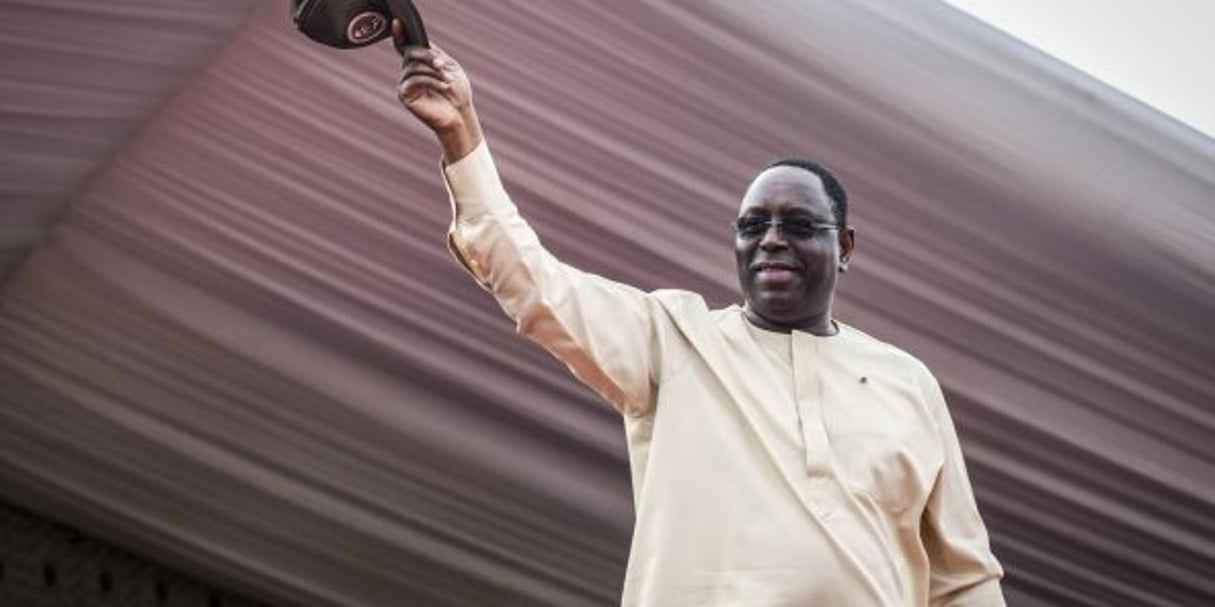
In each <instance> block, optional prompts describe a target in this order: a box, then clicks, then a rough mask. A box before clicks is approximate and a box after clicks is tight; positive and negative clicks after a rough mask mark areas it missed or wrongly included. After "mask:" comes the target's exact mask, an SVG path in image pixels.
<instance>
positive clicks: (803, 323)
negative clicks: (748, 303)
mask: <svg viewBox="0 0 1215 607" xmlns="http://www.w3.org/2000/svg"><path fill="white" fill-rule="evenodd" d="M743 312H744V313H745V316H746V317H747V321H748V322H750V323H751V324H752V325H755V326H756V327H759V328H760V329H763V330H765V331H772V332H774V333H792V332H793V331H803V332H805V333H809V334H811V335H818V336H820V337H831V336H832V335H836V334H837V333H839V327H838V326H836V324H835V321H833V320H831V313H830V312H829V311H828V312H827V313H826V314H824V315H822V316H816V317H814V318H808V319H805V320H799V321H796V322H789V323H783V322H777V321H773V320H771V319H769V318H765V317H764V316H763V315H761V314H759V313H758V312H756V311H755V310H752V309H751V308H749V307H744V308H743Z"/></svg>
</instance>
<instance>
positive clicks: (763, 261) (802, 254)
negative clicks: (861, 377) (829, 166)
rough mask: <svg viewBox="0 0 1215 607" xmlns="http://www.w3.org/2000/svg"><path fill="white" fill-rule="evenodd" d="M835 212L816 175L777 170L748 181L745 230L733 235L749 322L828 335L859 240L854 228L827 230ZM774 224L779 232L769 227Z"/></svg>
mask: <svg viewBox="0 0 1215 607" xmlns="http://www.w3.org/2000/svg"><path fill="white" fill-rule="evenodd" d="M831 209H832V207H831V201H830V198H829V197H828V196H827V192H826V191H825V190H824V189H823V182H822V180H821V179H819V177H818V175H816V174H814V173H813V172H811V171H808V170H805V169H802V168H797V167H786V166H779V167H774V168H771V169H768V170H766V171H764V172H762V173H760V174H759V176H758V177H756V178H755V181H753V182H751V186H750V187H749V188H747V193H746V195H745V196H744V197H743V201H742V206H741V208H740V209H739V212H738V217H739V222H740V225H742V226H743V230H741V231H740V233H738V234H737V235H735V237H734V256H735V259H736V260H737V262H738V281H739V284H740V285H741V286H742V292H743V298H744V300H745V310H746V313H747V317H748V318H749V319H750V320H751V322H753V323H755V324H756V325H757V326H759V327H762V328H765V329H769V330H776V331H789V330H791V329H802V330H808V331H812V332H819V331H828V332H829V331H830V329H831V324H830V321H831V299H832V294H833V292H834V291H835V280H836V277H837V276H838V275H839V269H840V266H841V263H843V262H846V261H847V259H848V257H849V256H850V255H851V253H852V246H853V239H854V234H853V231H852V229H851V228H846V229H840V228H832V227H829V226H834V225H835V217H834V215H833V214H832V211H831ZM773 220H778V221H779V223H780V224H781V225H780V227H779V228H777V227H776V226H771V225H767V223H766V222H768V221H773Z"/></svg>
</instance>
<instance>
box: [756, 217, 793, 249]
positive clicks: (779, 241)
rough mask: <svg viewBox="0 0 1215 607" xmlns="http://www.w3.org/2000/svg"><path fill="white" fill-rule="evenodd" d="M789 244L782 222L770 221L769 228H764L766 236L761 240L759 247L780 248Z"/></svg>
mask: <svg viewBox="0 0 1215 607" xmlns="http://www.w3.org/2000/svg"><path fill="white" fill-rule="evenodd" d="M787 246H789V243H788V241H786V240H785V235H784V233H783V232H782V231H781V229H780V223H778V222H775V221H773V222H770V223H769V224H768V229H766V230H764V236H763V238H761V239H760V240H759V248H761V249H765V250H767V249H779V248H784V247H787Z"/></svg>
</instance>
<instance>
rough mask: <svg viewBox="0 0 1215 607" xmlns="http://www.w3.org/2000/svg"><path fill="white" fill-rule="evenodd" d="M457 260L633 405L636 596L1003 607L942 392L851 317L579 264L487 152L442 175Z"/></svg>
mask: <svg viewBox="0 0 1215 607" xmlns="http://www.w3.org/2000/svg"><path fill="white" fill-rule="evenodd" d="M445 176H446V179H447V185H448V189H449V192H450V194H451V199H452V204H453V209H454V214H455V218H454V221H453V225H452V230H451V233H450V235H449V239H450V244H451V247H452V250H453V252H454V253H455V254H456V256H457V258H458V259H460V261H461V262H462V263H463V264H464V265H465V267H466V268H467V269H468V270H469V271H470V272H471V273H472V274H473V275H474V276H475V277H476V278H477V279H478V280H479V281H481V283H482V284H483V285H485V286H486V287H487V288H488V289H490V290H491V291H492V292H493V294H494V296H495V297H497V299H498V301H499V302H500V303H501V305H502V307H503V308H504V309H505V311H506V313H507V314H508V315H510V317H511V318H513V319H514V320H515V321H516V322H517V323H518V328H519V332H520V333H522V334H524V335H527V336H528V337H530V338H531V339H533V340H535V341H537V342H539V343H540V344H542V345H543V346H544V347H545V348H547V349H548V350H549V351H551V352H552V353H553V354H554V355H556V356H557V357H558V358H559V359H561V360H562V361H564V362H565V363H566V364H567V365H569V367H570V369H571V370H572V371H573V373H574V374H575V375H577V376H578V377H579V378H580V379H581V380H582V381H584V382H585V383H586V384H587V385H589V386H590V387H591V388H593V389H594V390H595V391H596V392H598V393H599V394H600V395H601V396H603V398H605V399H606V400H608V401H609V402H610V403H612V405H613V406H615V407H616V408H617V409H618V410H619V411H621V413H623V414H624V419H625V428H626V431H627V434H628V444H629V454H630V459H631V465H632V473H633V487H634V501H635V504H636V511H637V522H636V527H635V530H634V535H633V547H632V553H631V555H630V557H629V567H628V573H627V577H626V580H625V587H624V595H623V599H622V602H623V604H625V605H646V606H663V607H666V606H676V605H738V606H742V605H747V606H757V605H771V606H777V605H779V606H785V605H788V606H794V605H797V606H803V605H815V606H820V607H829V606H858V605H1003V604H1004V601H1003V598H1002V596H1001V591H1000V586H999V578H1000V576H1001V574H1002V571H1001V568H1000V566H999V564H998V563H997V562H996V559H995V557H994V556H993V555H992V553H991V551H990V549H989V546H988V539H987V532H986V530H985V528H984V526H983V522H982V520H981V519H980V517H979V513H978V510H977V508H976V506H975V502H974V497H973V495H972V493H971V489H970V483H969V481H968V480H967V477H966V470H965V467H964V465H963V461H962V454H961V450H960V449H959V446H958V441H957V437H956V434H955V432H954V428H953V424H952V422H951V420H950V417H949V413H948V411H947V410H946V407H945V402H944V399H943V397H942V395H941V390H940V388H939V386H938V385H937V383H936V380H935V379H934V378H933V377H932V375H931V374H930V373H929V372H928V370H927V369H926V368H925V367H924V366H923V365H922V364H921V363H920V362H919V361H917V360H916V359H914V358H913V357H911V356H910V355H908V354H906V353H904V352H902V351H900V350H898V349H897V348H894V347H892V346H890V345H887V344H885V343H883V342H881V341H878V340H876V339H874V338H872V337H869V336H868V335H865V334H864V333H862V332H860V331H858V330H856V329H853V328H851V327H848V326H846V325H843V324H839V325H838V326H839V329H840V330H839V332H838V334H837V335H835V336H831V337H818V336H814V335H810V334H807V333H802V332H793V333H792V334H780V333H772V332H767V331H763V330H760V329H758V328H755V327H753V326H752V325H751V324H750V323H748V322H747V321H746V320H745V317H744V315H743V313H742V310H741V309H740V308H739V307H737V306H731V307H729V308H726V309H723V310H709V309H708V308H707V306H706V304H705V303H704V300H703V299H702V298H701V297H700V296H698V295H696V294H694V293H689V292H684V291H655V292H652V293H645V292H642V291H640V290H638V289H635V288H632V287H629V286H627V285H623V284H620V283H616V282H613V281H611V280H607V279H605V278H602V277H600V276H596V275H594V274H589V273H586V272H582V271H580V270H577V269H575V268H572V267H570V266H568V265H565V264H562V263H561V262H559V261H558V260H557V259H556V258H554V257H553V256H552V255H551V254H549V253H548V252H547V251H546V250H545V249H544V248H543V247H542V246H541V245H540V242H539V240H538V239H537V237H536V234H535V233H534V232H533V231H532V230H531V228H530V227H529V226H528V225H527V223H526V222H525V221H524V220H523V219H522V217H521V216H520V215H519V213H518V211H517V209H516V208H515V206H514V204H513V203H512V202H511V201H510V199H509V198H508V196H507V194H506V192H505V190H504V188H503V187H502V184H501V182H500V180H499V177H498V173H497V170H496V169H495V167H494V164H493V160H492V158H491V156H490V154H489V151H488V148H487V147H486V145H485V144H482V145H481V146H480V147H479V148H478V149H477V150H476V151H474V152H473V153H471V154H470V155H469V156H468V157H466V158H464V159H462V160H460V161H459V162H457V163H455V164H452V165H450V166H448V167H446V169H445Z"/></svg>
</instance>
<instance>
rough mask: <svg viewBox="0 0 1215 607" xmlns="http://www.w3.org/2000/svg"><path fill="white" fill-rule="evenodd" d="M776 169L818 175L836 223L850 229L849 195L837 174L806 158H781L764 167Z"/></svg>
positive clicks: (765, 168)
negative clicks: (800, 170) (801, 171)
mask: <svg viewBox="0 0 1215 607" xmlns="http://www.w3.org/2000/svg"><path fill="white" fill-rule="evenodd" d="M776 167H794V168H798V169H805V170H807V171H810V172H811V173H814V174H815V175H818V178H819V179H820V180H822V182H823V189H824V190H826V192H827V197H828V198H830V199H831V214H832V215H834V216H835V223H837V224H839V226H840V227H841V228H845V227H848V193H847V192H845V191H844V184H842V183H840V180H839V178H838V177H836V176H835V173H832V172H831V169H828V168H827V167H825V166H823V165H821V164H819V163H817V162H814V161H813V160H806V159H805V158H796V157H789V158H781V159H780V160H774V161H772V162H770V163H769V164H768V166H766V167H764V170H765V171H766V170H768V169H774V168H776Z"/></svg>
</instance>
